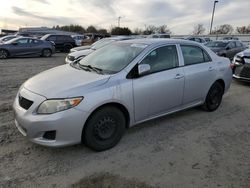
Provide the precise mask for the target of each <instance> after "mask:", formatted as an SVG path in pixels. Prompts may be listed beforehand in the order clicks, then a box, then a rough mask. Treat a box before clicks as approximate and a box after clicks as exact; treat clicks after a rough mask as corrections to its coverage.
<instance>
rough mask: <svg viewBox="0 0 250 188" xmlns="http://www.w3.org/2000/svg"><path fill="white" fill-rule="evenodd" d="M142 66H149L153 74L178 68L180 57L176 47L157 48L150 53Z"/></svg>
mask: <svg viewBox="0 0 250 188" xmlns="http://www.w3.org/2000/svg"><path fill="white" fill-rule="evenodd" d="M141 64H148V65H150V68H151V71H150V72H151V73H154V72H159V71H163V70H167V69H172V68H175V67H178V65H179V63H178V55H177V50H176V47H175V46H174V45H171V46H164V47H160V48H157V49H155V50H153V51H152V52H150V53H149V54H148V55H147V56H146V57H145V59H143V60H142V62H141Z"/></svg>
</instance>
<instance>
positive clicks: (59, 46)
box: [41, 34, 76, 52]
mask: <svg viewBox="0 0 250 188" xmlns="http://www.w3.org/2000/svg"><path fill="white" fill-rule="evenodd" d="M41 40H46V41H52V42H53V43H54V44H55V48H56V50H59V51H62V52H69V51H70V49H71V48H73V47H76V42H75V40H74V39H73V38H72V37H71V36H69V35H56V34H47V35H44V36H43V37H42V38H41Z"/></svg>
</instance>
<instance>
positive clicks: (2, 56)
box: [0, 49, 8, 59]
mask: <svg viewBox="0 0 250 188" xmlns="http://www.w3.org/2000/svg"><path fill="white" fill-rule="evenodd" d="M7 57H8V52H7V50H3V49H0V59H6V58H7Z"/></svg>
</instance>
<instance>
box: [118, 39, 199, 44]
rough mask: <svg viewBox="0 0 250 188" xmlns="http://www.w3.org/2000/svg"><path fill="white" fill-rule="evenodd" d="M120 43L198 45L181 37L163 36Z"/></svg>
mask: <svg viewBox="0 0 250 188" xmlns="http://www.w3.org/2000/svg"><path fill="white" fill-rule="evenodd" d="M119 42H122V43H136V44H146V45H154V44H159V45H160V44H191V45H200V44H199V43H197V42H194V41H189V40H183V39H165V38H156V39H151V38H145V39H132V40H124V41H119Z"/></svg>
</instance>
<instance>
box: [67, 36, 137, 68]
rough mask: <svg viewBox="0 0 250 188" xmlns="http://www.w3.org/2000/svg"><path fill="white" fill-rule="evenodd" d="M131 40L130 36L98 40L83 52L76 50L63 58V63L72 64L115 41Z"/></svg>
mask: <svg viewBox="0 0 250 188" xmlns="http://www.w3.org/2000/svg"><path fill="white" fill-rule="evenodd" d="M133 38H134V37H130V36H118V37H109V38H103V39H100V40H99V41H97V42H95V43H94V44H92V45H91V46H90V48H86V49H84V50H77V51H75V52H72V53H70V54H68V55H67V56H66V58H65V62H66V63H72V62H73V61H75V60H76V59H81V58H83V57H85V56H87V55H89V54H90V53H92V52H93V51H95V50H97V49H100V48H102V47H104V46H106V45H108V44H111V43H113V42H115V41H122V40H129V39H133ZM83 48H84V46H82V47H78V48H77V49H83Z"/></svg>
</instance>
